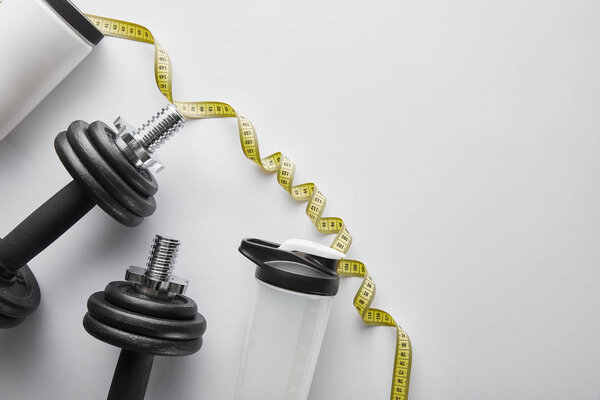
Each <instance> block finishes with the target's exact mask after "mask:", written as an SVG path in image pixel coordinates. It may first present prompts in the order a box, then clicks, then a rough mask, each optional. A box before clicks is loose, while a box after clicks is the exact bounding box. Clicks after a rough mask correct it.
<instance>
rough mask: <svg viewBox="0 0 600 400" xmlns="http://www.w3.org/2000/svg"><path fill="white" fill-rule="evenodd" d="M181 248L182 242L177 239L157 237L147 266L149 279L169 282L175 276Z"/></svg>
mask: <svg viewBox="0 0 600 400" xmlns="http://www.w3.org/2000/svg"><path fill="white" fill-rule="evenodd" d="M180 246H181V242H180V241H179V240H177V239H171V238H167V237H164V236H161V235H156V236H155V237H154V242H153V243H152V250H150V257H148V263H147V264H146V267H147V269H146V274H145V275H146V276H147V277H148V278H152V279H156V280H158V281H163V282H168V281H169V279H170V278H171V275H172V274H173V268H174V267H175V260H176V259H177V253H178V251H179V247H180Z"/></svg>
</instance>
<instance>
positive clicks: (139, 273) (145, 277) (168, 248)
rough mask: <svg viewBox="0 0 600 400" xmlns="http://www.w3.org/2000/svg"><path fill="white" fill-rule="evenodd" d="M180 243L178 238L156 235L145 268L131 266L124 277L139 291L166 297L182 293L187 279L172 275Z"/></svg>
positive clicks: (186, 285) (186, 284)
mask: <svg viewBox="0 0 600 400" xmlns="http://www.w3.org/2000/svg"><path fill="white" fill-rule="evenodd" d="M180 245H181V242H180V241H179V240H176V239H171V238H167V237H164V236H160V235H156V237H155V238H154V243H153V244H152V250H151V251H150V257H149V258H148V264H147V268H141V267H136V266H131V267H129V268H128V269H127V272H126V273H125V279H126V280H127V281H129V282H131V283H133V284H134V285H135V287H136V288H137V289H138V290H139V291H140V292H141V293H148V294H151V295H154V296H156V295H158V296H166V297H172V296H175V295H178V294H184V293H185V290H186V289H187V287H188V284H189V280H187V279H184V278H181V277H178V276H174V275H173V268H174V266H175V260H176V258H177V252H178V251H179V246H180Z"/></svg>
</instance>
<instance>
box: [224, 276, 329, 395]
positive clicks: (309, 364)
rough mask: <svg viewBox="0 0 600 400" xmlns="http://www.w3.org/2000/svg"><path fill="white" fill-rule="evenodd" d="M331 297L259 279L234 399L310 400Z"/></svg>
mask: <svg viewBox="0 0 600 400" xmlns="http://www.w3.org/2000/svg"><path fill="white" fill-rule="evenodd" d="M332 301H333V296H317V295H308V294H303V293H298V292H292V291H289V290H285V289H281V288H278V287H275V286H272V285H269V284H266V283H264V282H261V281H259V280H257V289H256V297H255V300H254V307H253V312H252V316H251V320H250V323H249V327H248V333H247V336H246V344H245V347H244V355H243V359H242V367H241V371H240V376H239V379H238V385H237V389H236V396H235V399H236V400H306V399H307V397H308V393H309V391H310V385H311V382H312V378H313V375H314V372H315V367H316V365H317V360H318V358H319V352H320V350H321V344H322V342H323V337H324V335H325V330H326V328H327V320H328V319H329V312H330V310H331V303H332Z"/></svg>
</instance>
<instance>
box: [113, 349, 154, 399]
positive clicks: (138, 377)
mask: <svg viewBox="0 0 600 400" xmlns="http://www.w3.org/2000/svg"><path fill="white" fill-rule="evenodd" d="M153 361H154V356H153V355H152V354H146V353H137V352H135V351H129V350H121V355H120V356H119V362H118V363H117V367H116V368H115V374H114V375H113V380H112V384H111V385H110V391H109V392H108V398H107V400H144V397H145V396H146V388H147V387H148V379H150V371H152V362H153Z"/></svg>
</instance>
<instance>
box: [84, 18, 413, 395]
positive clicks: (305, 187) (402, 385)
mask: <svg viewBox="0 0 600 400" xmlns="http://www.w3.org/2000/svg"><path fill="white" fill-rule="evenodd" d="M86 15H87V17H88V18H89V19H90V20H91V21H92V22H93V23H94V24H95V25H96V27H98V29H100V31H102V33H104V34H105V35H107V36H114V37H118V38H122V39H129V40H133V41H136V42H143V43H149V44H153V45H154V49H155V56H154V73H155V79H156V84H157V86H158V89H159V90H160V91H161V93H162V94H163V95H164V96H165V97H166V98H167V99H168V100H169V101H170V102H172V103H173V104H174V105H175V106H176V107H177V109H178V110H179V111H180V112H181V114H182V115H183V116H184V117H186V118H188V119H208V118H237V121H238V129H239V134H240V142H241V145H242V150H243V152H244V155H245V156H246V157H247V158H248V159H250V160H251V161H253V162H254V163H256V164H257V165H258V166H259V167H260V168H261V169H262V170H263V171H264V172H267V173H275V172H277V181H278V182H279V184H280V185H281V186H282V187H283V188H284V189H285V190H286V191H287V192H288V193H289V194H290V196H292V198H293V199H294V200H296V201H300V202H307V206H306V214H307V215H308V217H309V218H310V220H311V221H312V223H313V224H314V225H315V226H316V227H317V229H318V230H319V232H321V233H323V234H327V235H330V234H335V235H336V237H335V239H334V240H333V243H332V244H331V247H332V248H334V249H336V250H338V251H341V252H342V253H344V254H346V253H347V252H348V250H349V249H350V246H351V245H352V235H350V232H349V230H348V228H347V227H346V225H345V224H344V221H343V220H342V219H341V218H338V217H324V216H323V212H324V210H325V206H326V205H327V198H326V197H325V195H324V194H323V193H322V192H321V191H320V190H319V189H318V188H317V186H316V185H315V184H314V183H312V182H308V183H302V184H299V185H294V183H293V182H294V174H295V172H296V164H295V163H294V162H293V161H292V160H290V159H289V158H287V157H285V156H284V155H283V154H282V153H281V152H277V153H273V154H271V155H269V156H266V157H264V158H261V156H260V151H259V148H258V136H257V134H256V130H255V129H254V126H253V125H252V123H251V122H250V121H249V120H248V119H246V118H244V117H243V116H241V115H239V114H238V113H237V112H236V111H235V110H234V109H233V107H231V106H230V105H229V104H226V103H222V102H216V101H194V102H181V101H175V100H173V91H172V84H171V83H172V68H171V59H170V57H169V55H168V54H167V52H166V51H165V49H164V48H163V47H162V46H161V45H160V44H159V43H158V42H157V41H156V40H155V39H154V36H153V35H152V32H150V30H149V29H148V28H146V27H144V26H142V25H138V24H134V23H132V22H127V21H121V20H117V19H112V18H106V17H99V16H96V15H91V14H86ZM337 269H338V273H339V274H340V275H342V276H350V277H357V278H363V282H362V284H361V286H360V289H359V290H358V292H357V293H356V296H355V297H354V307H355V308H356V310H357V311H358V313H359V314H360V316H361V318H362V320H363V321H364V323H365V324H367V325H375V326H391V327H394V328H396V332H397V340H396V355H395V359H394V373H393V378H392V390H391V394H390V399H391V400H406V399H407V398H408V388H409V382H410V369H411V360H412V348H411V344H410V339H409V338H408V335H407V334H406V332H405V331H404V330H403V329H402V328H401V327H400V325H398V324H397V323H396V321H394V318H392V316H391V315H390V314H389V313H387V312H386V311H383V310H380V309H377V308H373V307H371V305H372V303H373V299H374V298H375V289H376V286H375V282H374V281H373V279H372V278H371V275H370V274H369V272H368V271H367V268H366V266H365V265H364V264H363V263H362V262H360V261H356V260H349V259H342V260H340V261H339V263H338V268H337Z"/></svg>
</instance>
